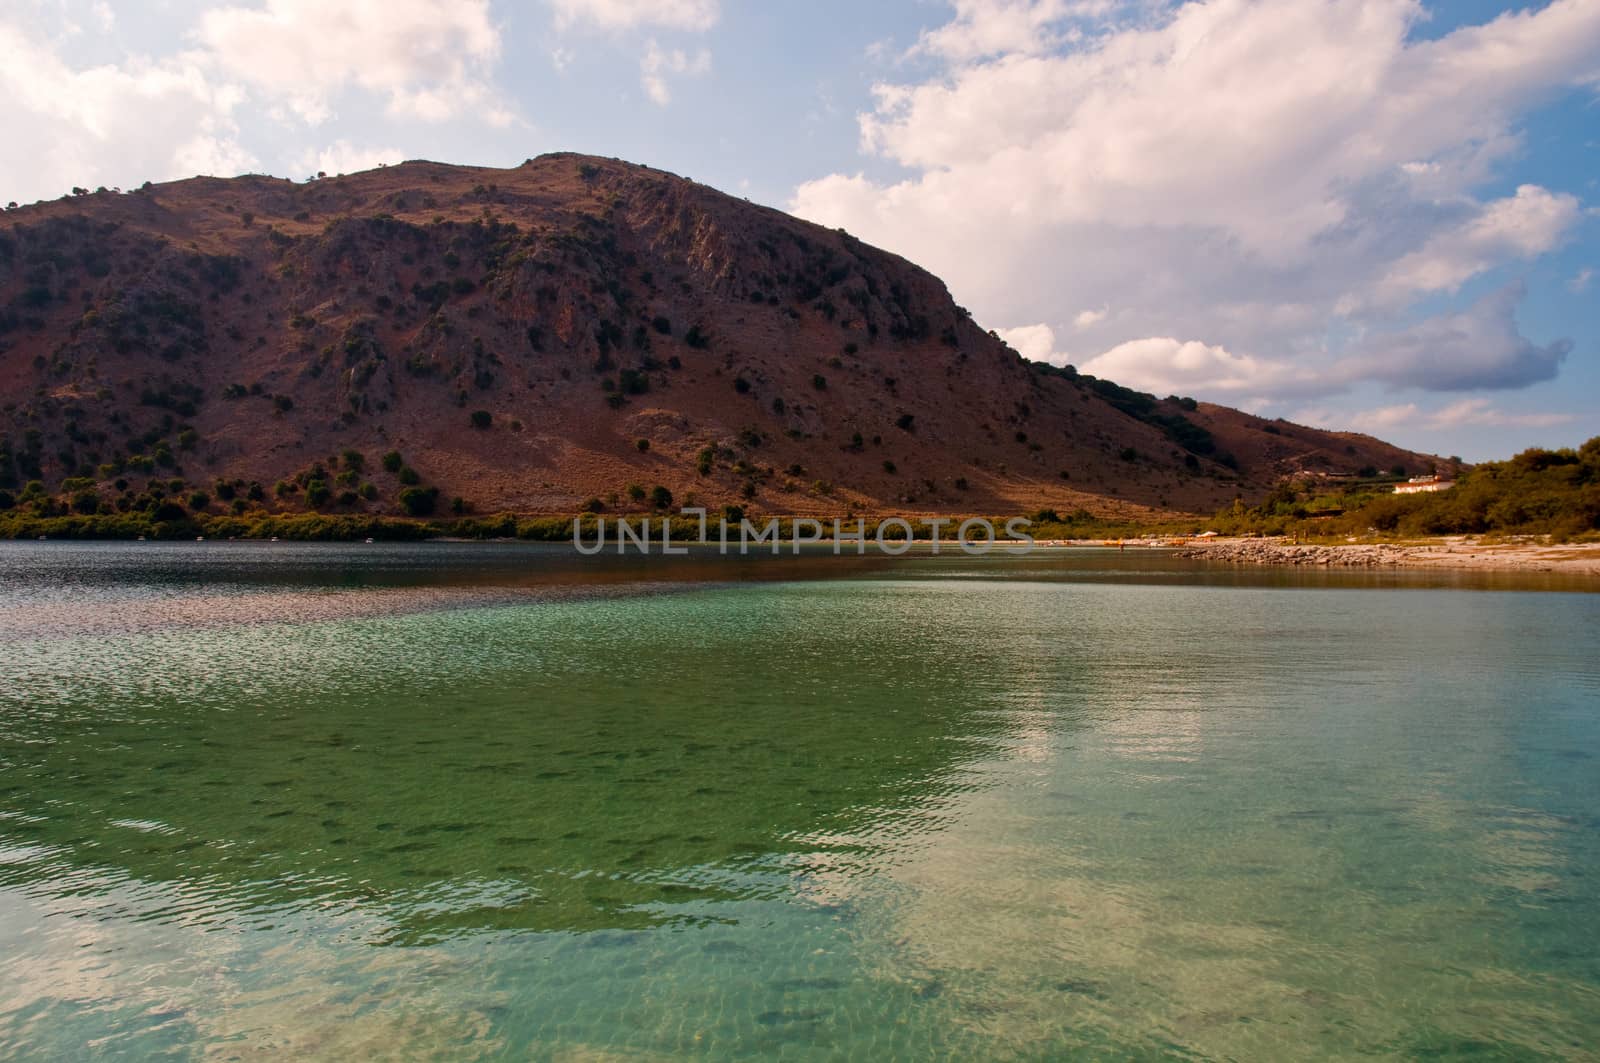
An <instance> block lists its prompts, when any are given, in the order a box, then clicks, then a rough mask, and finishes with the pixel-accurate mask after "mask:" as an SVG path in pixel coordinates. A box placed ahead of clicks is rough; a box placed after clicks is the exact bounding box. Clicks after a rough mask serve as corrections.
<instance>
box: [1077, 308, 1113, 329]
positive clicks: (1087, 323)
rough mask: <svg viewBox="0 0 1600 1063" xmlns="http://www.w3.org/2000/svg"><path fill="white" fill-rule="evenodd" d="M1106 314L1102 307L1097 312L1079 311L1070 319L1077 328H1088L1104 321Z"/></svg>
mask: <svg viewBox="0 0 1600 1063" xmlns="http://www.w3.org/2000/svg"><path fill="white" fill-rule="evenodd" d="M1106 313H1107V310H1106V308H1105V307H1103V306H1102V307H1101V308H1100V309H1098V310H1080V311H1078V316H1077V317H1075V318H1073V319H1072V323H1073V324H1074V325H1076V326H1077V327H1078V328H1089V327H1091V326H1093V325H1098V324H1100V322H1102V321H1104V320H1105V319H1106Z"/></svg>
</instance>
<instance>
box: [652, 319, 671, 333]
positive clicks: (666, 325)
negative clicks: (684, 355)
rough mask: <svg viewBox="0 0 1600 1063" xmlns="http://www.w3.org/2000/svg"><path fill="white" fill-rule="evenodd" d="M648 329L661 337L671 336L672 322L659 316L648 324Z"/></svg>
mask: <svg viewBox="0 0 1600 1063" xmlns="http://www.w3.org/2000/svg"><path fill="white" fill-rule="evenodd" d="M650 327H651V328H653V329H655V330H656V331H657V332H659V333H661V334H662V335H663V336H670V335H672V322H671V321H669V320H667V319H666V318H664V317H661V316H659V315H658V316H657V317H655V318H654V319H653V320H652V321H651V322H650Z"/></svg>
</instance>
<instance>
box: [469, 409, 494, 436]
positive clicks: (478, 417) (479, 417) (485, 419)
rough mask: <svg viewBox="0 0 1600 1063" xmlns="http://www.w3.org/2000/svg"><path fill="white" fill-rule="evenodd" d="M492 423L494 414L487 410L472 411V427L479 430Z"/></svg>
mask: <svg viewBox="0 0 1600 1063" xmlns="http://www.w3.org/2000/svg"><path fill="white" fill-rule="evenodd" d="M492 424H494V414H492V413H490V412H489V411H488V410H473V411H472V427H474V428H476V429H479V430H480V431H481V430H483V429H485V428H488V427H489V426H490V425H492Z"/></svg>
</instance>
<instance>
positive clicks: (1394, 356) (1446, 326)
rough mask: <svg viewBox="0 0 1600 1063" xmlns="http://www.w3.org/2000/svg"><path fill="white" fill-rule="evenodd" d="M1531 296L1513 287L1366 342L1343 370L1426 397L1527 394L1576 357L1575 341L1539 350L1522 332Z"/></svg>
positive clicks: (1357, 377) (1550, 345)
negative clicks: (1496, 391)
mask: <svg viewBox="0 0 1600 1063" xmlns="http://www.w3.org/2000/svg"><path fill="white" fill-rule="evenodd" d="M1525 294H1526V289H1525V288H1524V287H1523V286H1522V284H1520V283H1516V284H1510V285H1507V286H1506V287H1504V288H1502V289H1500V290H1499V291H1495V292H1491V293H1489V294H1488V295H1485V296H1484V297H1482V298H1481V299H1479V300H1478V301H1476V302H1475V303H1473V304H1472V305H1471V306H1469V307H1467V309H1465V310H1462V311H1460V312H1458V313H1449V314H1440V315H1438V316H1436V317H1430V318H1427V319H1425V320H1423V321H1420V322H1418V323H1417V324H1415V325H1412V326H1410V327H1409V328H1404V329H1400V330H1397V331H1394V332H1384V333H1377V334H1375V335H1372V336H1370V337H1368V338H1367V339H1365V340H1363V341H1362V343H1361V345H1360V349H1359V351H1358V353H1357V354H1356V355H1354V356H1353V357H1352V358H1350V359H1349V360H1348V361H1346V362H1345V363H1344V364H1343V366H1342V372H1343V374H1344V375H1345V376H1346V377H1347V378H1349V379H1368V380H1380V381H1384V382H1386V383H1389V384H1394V385H1397V386H1401V387H1413V388H1421V389H1422V390H1424V391H1468V390H1472V389H1475V388H1521V387H1526V386H1527V385H1529V384H1533V383H1536V382H1538V381H1540V380H1549V379H1551V378H1552V377H1554V376H1555V375H1556V373H1557V372H1558V371H1559V370H1560V368H1561V363H1562V362H1563V361H1565V360H1566V357H1567V355H1568V354H1569V353H1571V351H1572V342H1571V341H1570V340H1556V341H1555V342H1553V343H1547V344H1542V345H1541V344H1537V343H1534V342H1533V341H1532V340H1529V339H1528V338H1526V337H1525V336H1523V335H1522V333H1521V331H1520V330H1519V329H1518V327H1517V317H1516V312H1517V304H1518V303H1520V302H1521V301H1522V299H1523V296H1524V295H1525Z"/></svg>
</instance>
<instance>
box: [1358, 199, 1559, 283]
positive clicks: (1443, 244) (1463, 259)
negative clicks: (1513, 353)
mask: <svg viewBox="0 0 1600 1063" xmlns="http://www.w3.org/2000/svg"><path fill="white" fill-rule="evenodd" d="M1581 213H1582V210H1581V207H1580V205H1579V203H1578V200H1577V198H1576V197H1575V196H1570V195H1553V194H1551V193H1550V192H1547V191H1546V190H1544V189H1543V188H1540V187H1539V186H1537V185H1523V186H1521V187H1520V188H1518V189H1517V192H1516V195H1514V196H1510V197H1508V198H1506V199H1497V200H1495V201H1493V202H1491V203H1486V204H1484V205H1483V207H1482V208H1481V209H1479V210H1478V211H1477V213H1476V215H1475V216H1474V217H1473V218H1472V219H1471V220H1469V221H1468V222H1466V223H1465V224H1463V225H1461V226H1459V227H1457V228H1453V229H1446V230H1443V231H1441V232H1438V233H1435V234H1434V235H1433V237H1432V238H1430V239H1429V240H1428V242H1427V243H1426V244H1425V245H1424V246H1423V247H1421V248H1418V249H1417V250H1416V251H1412V252H1410V253H1409V254H1407V255H1404V256H1402V257H1401V258H1400V259H1399V260H1398V261H1396V262H1395V263H1394V265H1392V266H1391V267H1390V268H1389V272H1388V274H1387V275H1386V276H1385V277H1384V278H1383V280H1382V281H1381V282H1380V283H1379V290H1380V293H1381V294H1385V295H1390V296H1409V295H1412V294H1414V293H1417V292H1437V291H1447V290H1448V291H1455V290H1456V289H1457V288H1459V287H1460V286H1461V283H1462V282H1463V281H1465V280H1467V279H1469V278H1471V277H1475V276H1477V275H1478V274H1479V273H1482V272H1483V271H1484V270H1487V269H1489V268H1490V267H1492V266H1493V265H1495V264H1496V263H1498V262H1502V261H1504V260H1506V259H1510V258H1531V257H1533V256H1535V255H1539V254H1542V253H1544V252H1545V251H1549V250H1550V249H1551V248H1553V247H1555V246H1556V245H1557V243H1559V242H1560V240H1561V238H1562V236H1564V235H1565V234H1566V233H1567V231H1568V230H1570V229H1571V228H1572V226H1573V225H1574V224H1576V223H1577V221H1578V219H1579V216H1580V214H1581Z"/></svg>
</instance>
